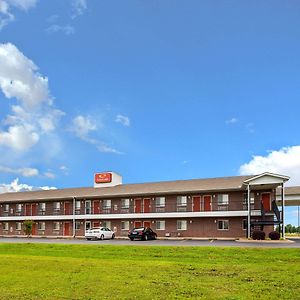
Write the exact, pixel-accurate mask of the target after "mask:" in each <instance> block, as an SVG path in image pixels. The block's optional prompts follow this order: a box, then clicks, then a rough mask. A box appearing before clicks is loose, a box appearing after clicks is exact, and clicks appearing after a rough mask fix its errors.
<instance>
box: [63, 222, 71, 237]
mask: <svg viewBox="0 0 300 300" xmlns="http://www.w3.org/2000/svg"><path fill="white" fill-rule="evenodd" d="M64 235H70V223H69V222H65V223H64Z"/></svg>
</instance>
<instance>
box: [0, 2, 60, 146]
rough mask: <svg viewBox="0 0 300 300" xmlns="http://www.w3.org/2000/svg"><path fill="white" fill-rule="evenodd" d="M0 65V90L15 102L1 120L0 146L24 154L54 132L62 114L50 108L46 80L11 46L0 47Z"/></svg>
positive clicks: (29, 61)
mask: <svg viewBox="0 0 300 300" xmlns="http://www.w3.org/2000/svg"><path fill="white" fill-rule="evenodd" d="M0 1H1V0H0ZM23 5H26V4H25V2H24V3H23ZM0 66H1V68H0V91H2V92H3V94H4V96H5V97H6V98H8V99H12V100H13V99H16V100H17V102H18V104H17V105H16V104H14V105H11V114H9V115H7V116H6V119H5V120H3V124H4V125H6V129H4V128H3V129H1V128H0V146H1V145H2V146H6V147H9V148H11V149H14V150H17V151H20V152H22V151H27V150H29V149H30V148H31V147H33V146H34V145H35V144H36V143H37V142H38V141H39V140H40V137H41V135H42V134H44V133H49V132H51V131H53V130H55V129H56V127H57V125H58V122H59V120H60V118H61V117H62V116H63V115H64V113H63V112H62V111H60V110H58V109H55V108H54V107H53V99H52V97H51V95H50V91H49V88H48V79H47V77H43V76H42V75H40V74H39V73H38V67H37V66H36V65H35V64H34V63H33V61H32V60H30V59H29V58H27V57H26V56H25V55H24V54H23V53H22V52H21V51H19V49H17V47H16V46H15V45H13V44H11V43H6V44H0Z"/></svg>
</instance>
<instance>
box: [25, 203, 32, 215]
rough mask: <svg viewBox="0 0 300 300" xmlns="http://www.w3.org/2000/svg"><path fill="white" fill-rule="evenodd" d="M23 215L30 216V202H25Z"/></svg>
mask: <svg viewBox="0 0 300 300" xmlns="http://www.w3.org/2000/svg"><path fill="white" fill-rule="evenodd" d="M25 216H31V204H25Z"/></svg>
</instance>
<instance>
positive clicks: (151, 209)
mask: <svg viewBox="0 0 300 300" xmlns="http://www.w3.org/2000/svg"><path fill="white" fill-rule="evenodd" d="M201 200H203V199H201ZM37 204H38V203H37ZM254 209H257V210H259V211H260V209H261V207H260V203H258V202H255V203H252V204H251V210H254ZM247 210H248V207H247V204H246V203H245V202H244V201H243V199H240V200H230V199H229V203H228V204H220V203H218V201H217V199H216V198H214V197H212V201H211V202H210V203H207V202H206V203H204V201H200V202H195V201H193V199H192V197H189V198H188V201H187V203H186V205H178V202H177V201H176V199H166V201H165V206H156V202H155V199H154V200H153V199H151V201H150V203H149V201H147V202H144V201H142V203H141V204H139V205H137V203H136V202H135V201H130V203H129V206H127V205H126V206H124V205H122V203H121V201H119V200H112V201H111V206H104V205H103V204H102V205H101V202H100V205H99V204H97V205H95V206H94V205H93V202H92V203H91V206H89V207H84V206H81V207H80V208H79V207H77V208H75V211H74V213H75V215H84V214H86V215H93V214H134V213H172V212H205V211H208V212H214V211H215V212H222V211H224V212H226V211H247ZM270 213H272V212H270ZM65 214H68V215H72V214H73V208H72V207H70V209H69V210H67V211H65V210H64V205H63V206H60V207H59V208H58V207H54V208H51V209H47V210H39V209H37V210H36V211H33V210H31V209H30V210H26V209H23V210H22V211H14V210H12V211H11V210H9V211H2V213H1V216H2V217H9V216H25V215H30V216H31V215H36V216H44V215H50V216H51V215H53V216H55V215H65Z"/></svg>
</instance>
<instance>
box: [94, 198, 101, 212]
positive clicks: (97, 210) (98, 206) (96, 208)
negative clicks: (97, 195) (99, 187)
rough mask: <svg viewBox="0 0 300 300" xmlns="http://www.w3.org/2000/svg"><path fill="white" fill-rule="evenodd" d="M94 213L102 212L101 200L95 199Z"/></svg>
mask: <svg viewBox="0 0 300 300" xmlns="http://www.w3.org/2000/svg"><path fill="white" fill-rule="evenodd" d="M94 214H100V202H99V201H94Z"/></svg>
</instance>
